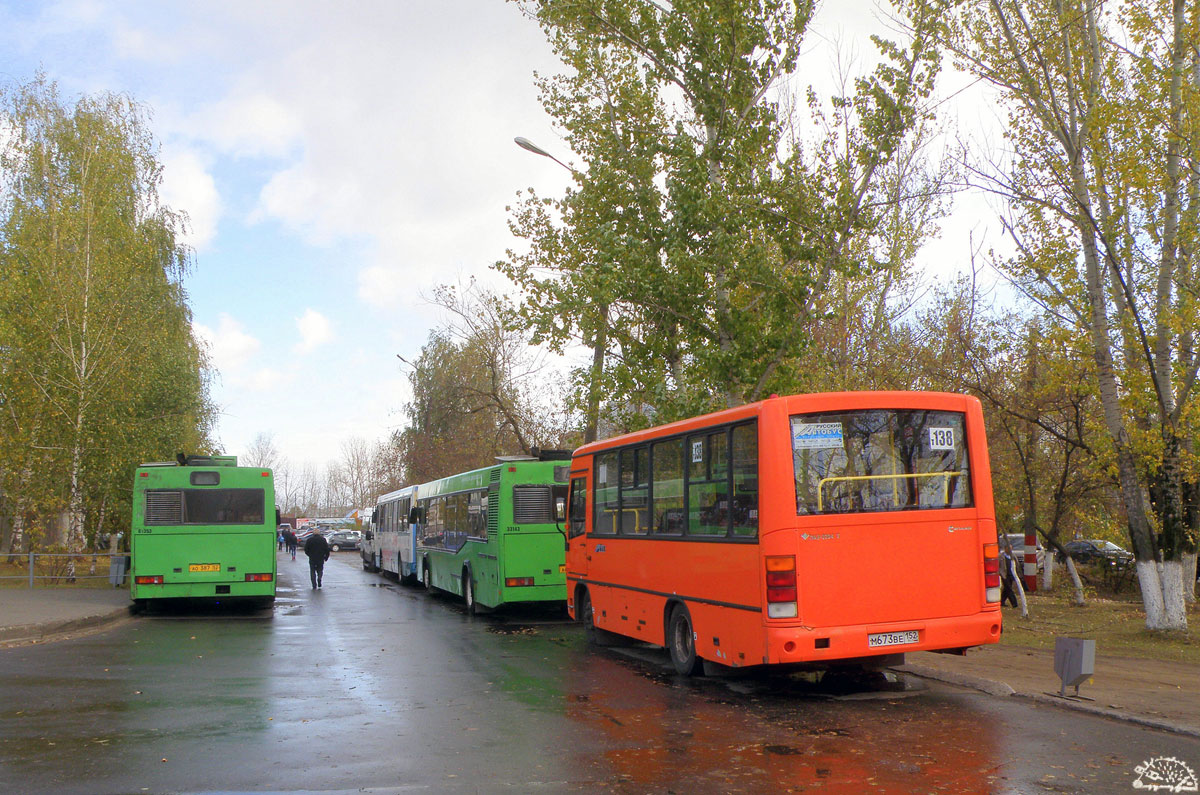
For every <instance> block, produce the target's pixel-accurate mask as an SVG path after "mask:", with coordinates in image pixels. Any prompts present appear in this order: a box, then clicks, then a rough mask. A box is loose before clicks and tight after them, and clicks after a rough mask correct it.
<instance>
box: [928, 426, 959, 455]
mask: <svg viewBox="0 0 1200 795" xmlns="http://www.w3.org/2000/svg"><path fill="white" fill-rule="evenodd" d="M929 449H930V450H953V449H954V429H953V428H930V429H929Z"/></svg>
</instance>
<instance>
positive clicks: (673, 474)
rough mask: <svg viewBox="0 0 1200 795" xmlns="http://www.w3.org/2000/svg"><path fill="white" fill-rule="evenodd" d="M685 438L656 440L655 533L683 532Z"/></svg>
mask: <svg viewBox="0 0 1200 795" xmlns="http://www.w3.org/2000/svg"><path fill="white" fill-rule="evenodd" d="M683 451H684V444H683V438H682V437H680V438H678V439H669V440H668V441H665V442H655V443H654V456H653V460H654V463H653V467H654V488H653V490H652V491H653V495H654V532H655V533H661V534H663V535H676V536H677V535H682V534H683V519H684V516H683Z"/></svg>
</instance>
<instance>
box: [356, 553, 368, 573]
mask: <svg viewBox="0 0 1200 795" xmlns="http://www.w3.org/2000/svg"><path fill="white" fill-rule="evenodd" d="M359 557H362V556H361V555H360V556H359ZM362 564H363V571H370V570H371V564H370V563H367V559H366V558H363V559H362Z"/></svg>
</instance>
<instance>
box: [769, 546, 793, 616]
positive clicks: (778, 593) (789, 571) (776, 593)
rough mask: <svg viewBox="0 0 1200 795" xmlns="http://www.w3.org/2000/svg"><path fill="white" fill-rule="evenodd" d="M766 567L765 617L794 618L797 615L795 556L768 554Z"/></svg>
mask: <svg viewBox="0 0 1200 795" xmlns="http://www.w3.org/2000/svg"><path fill="white" fill-rule="evenodd" d="M765 563H766V567H767V618H795V617H796V616H797V615H799V609H798V608H797V605H796V558H795V556H794V555H768V556H767V558H766V561H765Z"/></svg>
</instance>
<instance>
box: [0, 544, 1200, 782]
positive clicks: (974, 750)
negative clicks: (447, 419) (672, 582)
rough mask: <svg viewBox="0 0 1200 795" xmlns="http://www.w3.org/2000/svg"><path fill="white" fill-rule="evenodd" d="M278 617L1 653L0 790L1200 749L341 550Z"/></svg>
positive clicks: (970, 769)
mask: <svg viewBox="0 0 1200 795" xmlns="http://www.w3.org/2000/svg"><path fill="white" fill-rule="evenodd" d="M280 569H281V573H280V592H279V599H278V600H277V603H276V606H275V610H274V611H273V613H272V612H270V611H268V612H266V613H259V614H251V615H205V616H195V615H165V616H151V617H139V618H138V619H137V620H136V621H134V622H132V623H131V624H128V625H125V626H122V627H120V628H118V629H115V630H113V631H110V632H107V633H103V634H99V635H94V636H91V637H85V638H80V639H77V640H71V641H64V642H60V643H55V644H49V645H45V646H28V647H21V648H13V649H7V650H0V791H2V792H80V793H98V792H133V793H138V792H214V791H220V792H228V791H248V790H254V791H289V792H294V791H317V792H331V791H363V790H365V791H377V792H393V791H396V792H482V793H487V792H560V791H615V792H631V793H632V792H678V793H692V792H751V793H758V792H787V791H796V792H799V791H809V790H815V791H822V792H846V793H850V792H853V793H858V792H865V791H874V792H922V793H924V792H955V793H958V792H1019V793H1024V792H1079V793H1094V792H1129V791H1131V790H1132V785H1133V782H1134V780H1135V779H1136V778H1137V773H1136V771H1135V768H1136V766H1138V765H1139V764H1141V763H1143V762H1145V761H1147V760H1149V759H1152V758H1154V757H1164V756H1172V757H1176V758H1178V759H1179V760H1182V761H1183V762H1185V763H1187V764H1189V765H1190V766H1191V768H1192V769H1193V770H1200V740H1196V739H1193V738H1188V737H1181V736H1178V735H1172V734H1165V733H1161V732H1157V731H1153V730H1147V729H1142V728H1139V727H1136V726H1132V725H1128V724H1123V723H1118V722H1115V721H1110V720H1106V719H1102V718H1094V717H1090V716H1085V715H1082V714H1079V713H1075V712H1070V711H1067V710H1061V709H1056V708H1053V707H1048V706H1044V705H1041V704H1034V703H1030V702H1027V701H1023V700H1020V699H1014V698H1007V699H1000V698H995V697H992V696H987V695H983V694H980V693H975V692H972V691H966V690H961V689H957V688H952V687H948V686H943V685H939V684H934V683H924V682H921V681H919V680H918V681H916V682H909V683H906V682H903V681H900V682H896V683H888V682H874V683H870V684H869V685H868V686H866V687H865V688H864V686H863V685H862V684H861V683H851V684H850V685H845V686H843V685H834V684H829V683H826V684H824V685H814V684H812V683H811V682H809V681H808V680H805V679H803V678H798V677H761V676H759V677H751V678H748V679H738V680H714V679H708V680H704V679H700V680H684V679H680V678H678V677H676V676H674V675H673V674H672V673H670V672H669V664H668V663H667V659H666V656H665V653H663V652H660V651H655V650H647V649H631V650H596V649H589V648H588V647H587V646H586V645H585V644H584V642H583V635H582V632H581V631H580V630H579V628H578V627H577V626H574V625H571V624H568V623H566V622H564V621H561V620H559V619H558V618H557V616H555V615H553V614H549V615H548V614H528V613H526V614H521V615H509V616H506V617H501V618H496V617H480V618H471V617H469V616H467V615H466V614H465V612H464V611H463V610H462V608H461V607H459V606H458V605H457V604H456V603H455V602H454V601H453V600H451V599H449V598H431V597H429V596H426V595H425V594H424V593H423V592H421V591H419V590H416V589H411V588H407V587H404V586H399V585H397V584H395V583H392V582H390V581H388V580H384V579H382V578H380V577H379V576H377V575H371V574H367V573H365V572H363V571H361V570H360V569H359V568H358V558H357V555H356V553H343V554H342V555H340V556H335V559H334V560H332V561H330V563H329V564H328V565H327V567H326V579H325V583H326V587H325V588H324V589H322V590H321V591H312V590H311V589H310V588H309V587H308V583H307V577H308V575H307V565H306V563H305V562H304V561H303V560H302V559H301V560H298V561H296V562H295V563H293V562H292V561H291V560H290V559H286V558H281V561H280Z"/></svg>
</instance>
